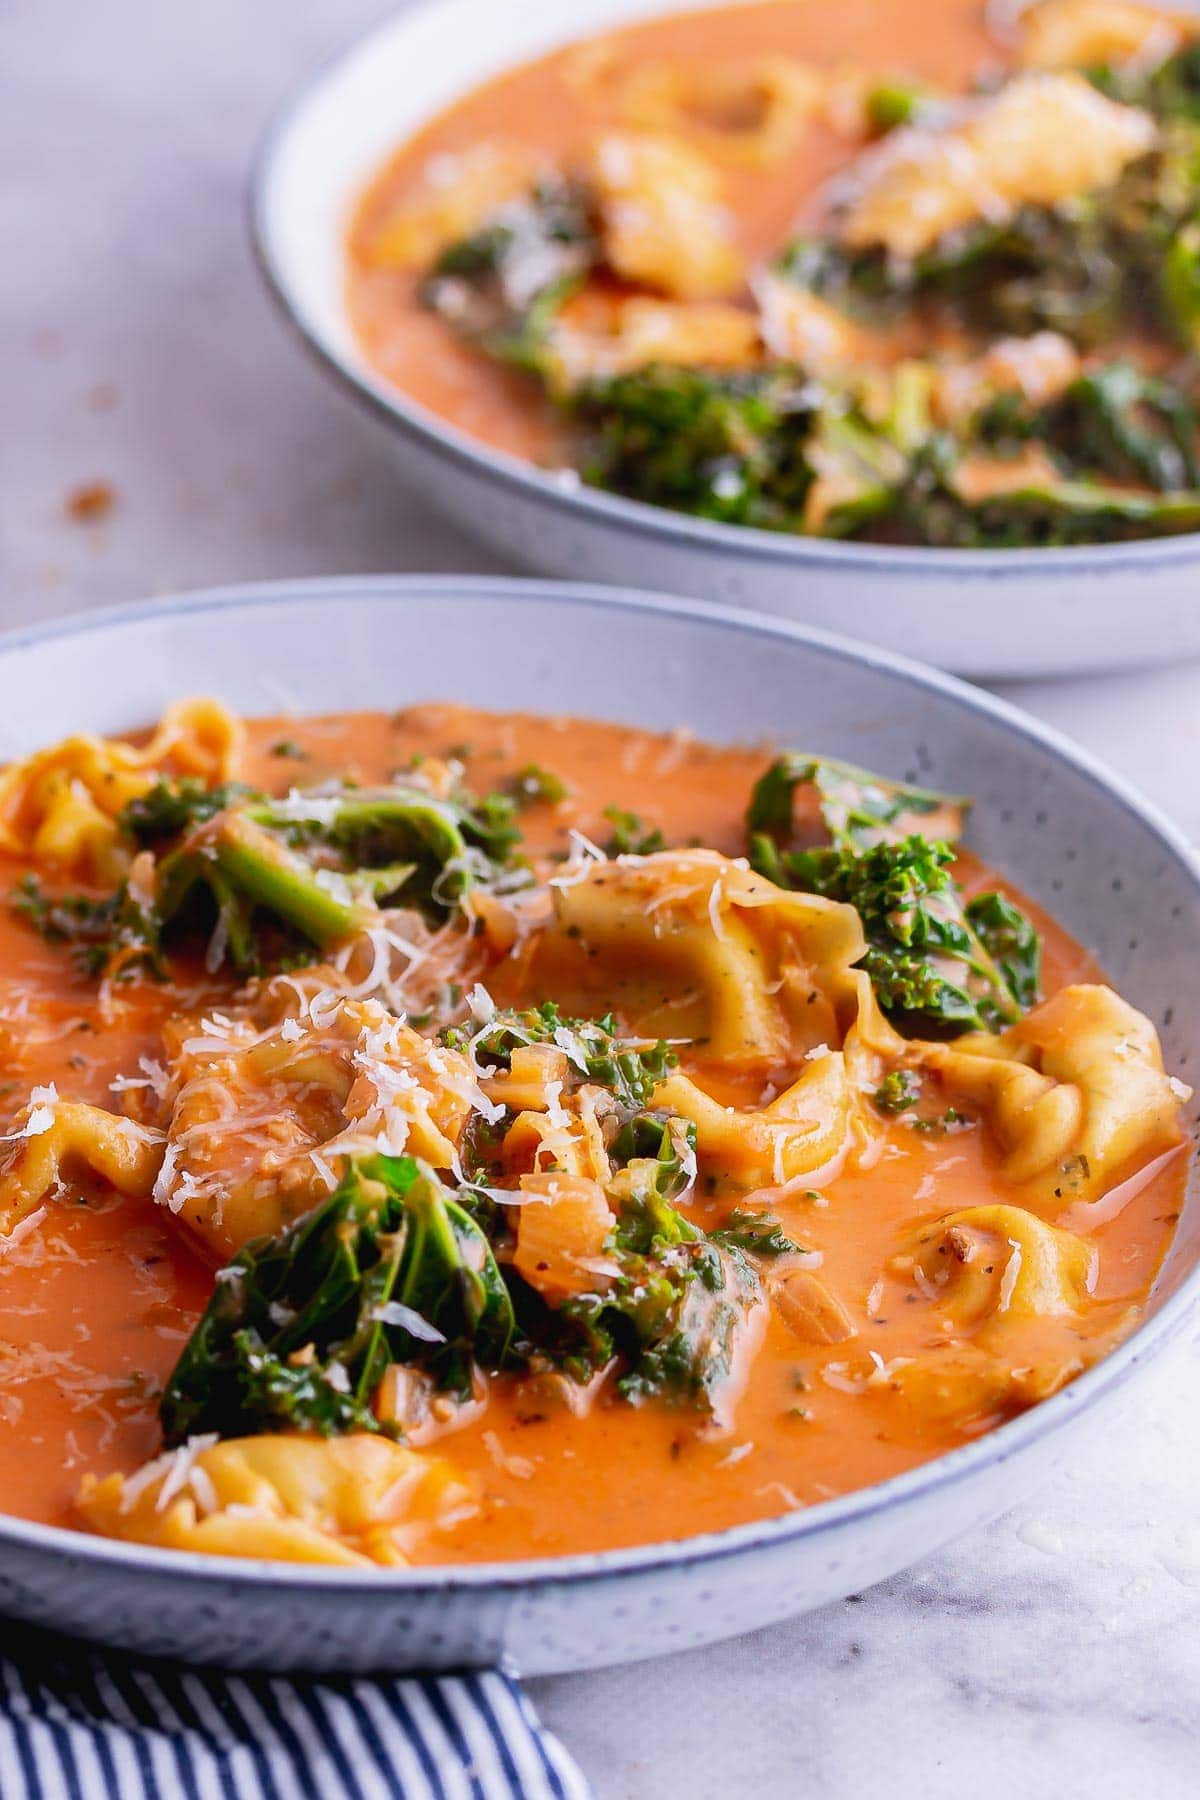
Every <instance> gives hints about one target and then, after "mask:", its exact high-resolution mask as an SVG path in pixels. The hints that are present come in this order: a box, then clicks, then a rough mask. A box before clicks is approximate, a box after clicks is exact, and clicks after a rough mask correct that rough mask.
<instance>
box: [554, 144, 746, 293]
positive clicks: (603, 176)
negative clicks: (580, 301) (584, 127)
mask: <svg viewBox="0 0 1200 1800" xmlns="http://www.w3.org/2000/svg"><path fill="white" fill-rule="evenodd" d="M584 175H585V179H586V180H587V182H588V184H589V187H590V188H591V191H592V192H593V193H594V195H595V197H596V204H597V207H598V210H599V215H600V232H601V240H602V243H603V247H604V257H605V261H606V262H607V263H608V265H609V267H610V268H611V269H612V270H613V271H614V272H615V273H616V274H617V275H620V276H622V277H623V279H625V280H626V281H636V282H641V283H643V284H644V285H645V286H646V287H649V288H653V289H654V290H655V291H657V292H659V293H663V294H669V295H671V296H672V297H673V298H675V299H677V300H721V299H724V298H725V297H726V296H727V295H729V294H732V293H733V292H735V291H736V289H737V288H738V287H739V286H740V285H741V283H742V280H743V269H742V261H741V257H740V255H739V254H738V251H737V249H736V247H735V245H734V242H733V237H732V232H731V228H730V221H729V220H728V219H727V218H726V216H725V213H724V211H723V209H722V207H721V191H720V182H719V180H718V177H717V174H716V171H715V170H714V169H713V167H712V166H711V164H709V163H708V162H706V161H705V159H704V158H703V157H702V156H699V155H697V153H696V152H695V151H694V150H690V149H688V147H687V146H686V145H685V144H683V143H681V142H679V141H678V140H677V139H675V138H671V137H665V136H661V137H660V136H656V135H654V134H652V133H648V132H635V131H613V132H609V133H607V134H606V135H605V136H603V137H601V138H599V139H598V140H597V142H596V143H595V144H594V145H593V146H592V147H591V149H590V151H589V154H588V156H587V158H586V159H585V164H584Z"/></svg>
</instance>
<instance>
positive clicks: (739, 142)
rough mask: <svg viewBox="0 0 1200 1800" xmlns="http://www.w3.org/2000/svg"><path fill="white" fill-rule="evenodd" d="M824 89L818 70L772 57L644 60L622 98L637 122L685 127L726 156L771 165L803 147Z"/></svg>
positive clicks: (663, 128)
mask: <svg viewBox="0 0 1200 1800" xmlns="http://www.w3.org/2000/svg"><path fill="white" fill-rule="evenodd" d="M822 91H823V82H822V78H821V77H820V76H819V75H818V74H817V72H816V71H815V70H814V69H810V68H808V67H806V66H805V64H803V63H798V62H795V61H793V60H792V59H791V58H790V57H786V56H766V57H762V58H761V59H758V60H756V61H753V62H749V63H742V64H737V65H734V66H732V67H728V66H725V65H723V64H720V65H718V64H710V65H705V66H703V67H691V66H688V65H685V64H682V63H672V62H639V64H638V66H637V67H636V68H635V69H634V70H633V71H632V73H631V74H630V76H629V79H628V80H627V82H626V83H625V86H624V91H623V93H622V97H621V98H622V107H623V110H624V112H625V115H626V117H627V119H628V120H629V123H630V124H631V125H636V126H640V127H642V128H644V129H647V130H650V131H659V132H671V133H679V132H682V133H685V134H687V135H689V136H691V137H694V138H699V140H700V142H701V143H702V145H703V147H704V150H705V153H706V154H707V155H710V156H713V157H715V158H717V159H718V160H719V161H722V162H730V163H741V164H746V165H749V166H751V167H753V168H765V167H768V166H770V165H771V164H772V163H776V162H779V161H780V160H781V159H782V158H783V157H785V156H788V155H790V154H791V152H792V151H793V150H794V149H795V147H796V145H797V143H798V142H799V140H800V137H801V134H802V133H803V131H804V130H805V128H806V126H807V125H808V123H809V121H810V119H812V118H813V116H814V115H815V114H816V113H817V111H818V110H819V108H820V106H821V100H822Z"/></svg>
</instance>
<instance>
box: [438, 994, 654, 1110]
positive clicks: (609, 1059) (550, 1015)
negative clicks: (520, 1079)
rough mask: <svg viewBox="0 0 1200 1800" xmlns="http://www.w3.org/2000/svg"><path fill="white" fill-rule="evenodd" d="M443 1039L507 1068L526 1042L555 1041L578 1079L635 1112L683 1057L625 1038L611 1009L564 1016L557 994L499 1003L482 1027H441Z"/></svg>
mask: <svg viewBox="0 0 1200 1800" xmlns="http://www.w3.org/2000/svg"><path fill="white" fill-rule="evenodd" d="M442 1039H443V1042H445V1043H447V1044H449V1045H450V1046H451V1048H453V1049H456V1050H465V1049H466V1048H467V1046H468V1045H471V1046H472V1047H473V1051H474V1056H475V1060H476V1062H477V1063H478V1064H479V1065H480V1066H481V1067H483V1068H489V1069H507V1068H509V1067H510V1066H511V1063H512V1054H513V1051H514V1050H516V1049H519V1048H520V1047H521V1046H522V1045H525V1044H551V1045H554V1046H555V1047H557V1048H558V1049H559V1050H562V1051H563V1052H564V1054H565V1055H566V1058H567V1062H568V1065H569V1071H570V1077H571V1079H573V1080H574V1081H576V1082H578V1081H590V1082H592V1083H594V1084H595V1085H596V1086H597V1087H603V1088H607V1089H608V1090H609V1092H610V1093H611V1094H613V1095H614V1096H615V1097H616V1100H617V1102H618V1105H619V1106H621V1107H623V1108H626V1109H628V1111H630V1112H636V1111H637V1109H638V1108H640V1107H644V1106H645V1105H647V1103H648V1102H649V1100H650V1096H651V1095H652V1094H653V1092H654V1089H655V1088H656V1087H657V1085H658V1083H659V1082H660V1081H661V1080H662V1079H663V1077H664V1076H665V1075H666V1074H667V1072H668V1071H669V1070H670V1069H673V1068H674V1067H675V1064H676V1062H677V1061H678V1058H677V1056H676V1055H675V1052H674V1051H673V1050H672V1049H671V1047H670V1045H669V1044H667V1043H665V1042H663V1041H662V1040H661V1039H660V1040H659V1041H658V1042H657V1043H648V1042H645V1041H643V1040H633V1039H629V1038H622V1037H620V1036H619V1035H618V1033H617V1023H616V1020H615V1019H614V1018H613V1016H612V1014H611V1013H606V1014H605V1016H604V1017H603V1018H601V1019H575V1018H569V1017H566V1016H564V1014H563V1013H562V1012H560V1010H559V1008H558V1006H557V1005H556V1004H555V1002H554V1001H553V1000H545V1001H543V1002H542V1004H541V1005H540V1006H535V1007H530V1008H527V1009H526V1010H524V1011H514V1010H510V1009H507V1008H500V1009H499V1010H498V1011H497V1012H496V1013H495V1014H494V1015H493V1016H492V1018H491V1019H490V1020H489V1021H488V1023H487V1025H486V1027H485V1028H484V1029H483V1030H482V1031H476V1032H474V1033H472V1032H471V1031H470V1030H469V1029H468V1028H467V1027H465V1026H462V1025H454V1026H450V1027H449V1028H448V1029H447V1030H445V1031H444V1032H443V1033H442Z"/></svg>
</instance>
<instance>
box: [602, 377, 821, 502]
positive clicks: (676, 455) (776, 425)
mask: <svg viewBox="0 0 1200 1800" xmlns="http://www.w3.org/2000/svg"><path fill="white" fill-rule="evenodd" d="M566 405H567V407H568V411H569V415H570V417H571V418H572V419H573V420H574V422H575V423H576V424H577V425H578V426H579V428H580V430H581V432H582V434H583V447H582V450H581V455H580V463H581V467H582V471H583V476H584V479H585V481H588V482H589V483H591V485H592V486H593V487H602V488H609V489H612V490H613V491H614V492H616V493H621V494H626V495H628V496H629V497H630V498H631V499H634V500H645V501H648V502H649V503H650V504H651V505H655V506H669V507H674V508H675V509H676V510H678V511H682V512H690V513H696V514H698V515H699V516H700V517H701V518H705V519H718V520H722V521H724V522H725V523H728V524H738V525H756V526H759V527H761V528H763V529H767V530H779V531H789V530H791V531H794V530H797V529H799V526H800V521H801V518H802V514H803V509H804V501H805V498H806V496H807V494H808V490H809V487H810V485H811V483H812V479H813V472H812V469H811V466H810V464H809V461H808V459H807V457H806V454H805V443H806V440H807V438H808V434H809V431H810V429H811V426H812V422H813V417H814V393H813V389H812V387H811V385H810V384H809V383H808V382H807V381H806V380H805V377H804V375H803V373H802V372H801V371H800V370H799V369H796V368H794V367H792V366H790V365H787V364H776V365H774V366H771V367H767V368H763V369H755V370H747V371H744V372H737V373H729V372H728V371H719V370H705V369H695V368H684V367H680V366H677V365H672V364H666V363H657V364H651V365H649V366H648V367H646V368H643V369H638V370H635V371H632V372H630V373H628V374H623V375H614V376H607V377H602V378H594V379H592V380H588V381H585V382H584V383H583V384H582V385H581V386H580V387H578V388H577V389H576V390H575V391H574V393H573V394H572V395H571V396H570V397H569V399H568V400H567V401H566Z"/></svg>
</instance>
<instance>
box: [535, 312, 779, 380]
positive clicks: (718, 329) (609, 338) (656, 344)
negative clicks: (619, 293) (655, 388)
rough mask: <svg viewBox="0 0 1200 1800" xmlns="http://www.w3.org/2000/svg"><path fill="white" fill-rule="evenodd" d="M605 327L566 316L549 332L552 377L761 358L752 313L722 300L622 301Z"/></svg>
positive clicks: (718, 365)
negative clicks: (594, 325)
mask: <svg viewBox="0 0 1200 1800" xmlns="http://www.w3.org/2000/svg"><path fill="white" fill-rule="evenodd" d="M603 325H604V327H605V328H604V329H596V328H592V327H591V326H590V325H589V324H588V323H586V322H578V321H575V320H573V319H568V320H567V321H564V322H563V323H561V324H559V325H557V326H556V327H555V329H554V330H553V331H552V332H551V334H550V343H549V351H548V354H549V356H550V358H551V369H552V372H553V379H554V380H555V381H556V382H558V383H559V384H561V386H562V387H563V388H564V389H570V388H572V387H574V386H575V385H576V384H577V383H578V382H580V381H582V380H584V379H586V378H588V377H590V376H599V375H620V374H624V373H626V372H627V371H628V370H631V369H644V368H646V367H647V365H648V364H650V363H672V364H674V365H675V366H676V367H677V368H705V369H747V368H752V367H753V366H754V365H755V364H756V363H758V362H760V361H761V360H762V340H761V337H760V335H759V327H758V322H757V320H756V319H755V318H754V315H753V314H752V313H749V312H746V311H744V310H743V309H742V308H741V307H737V306H731V305H729V304H728V303H727V302H724V301H720V300H692V301H681V300H648V299H645V298H643V297H640V296H638V297H632V298H629V299H624V300H621V301H620V302H619V303H618V304H617V306H616V307H615V308H613V309H611V310H609V311H608V312H607V313H606V315H605V317H604V319H603Z"/></svg>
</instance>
